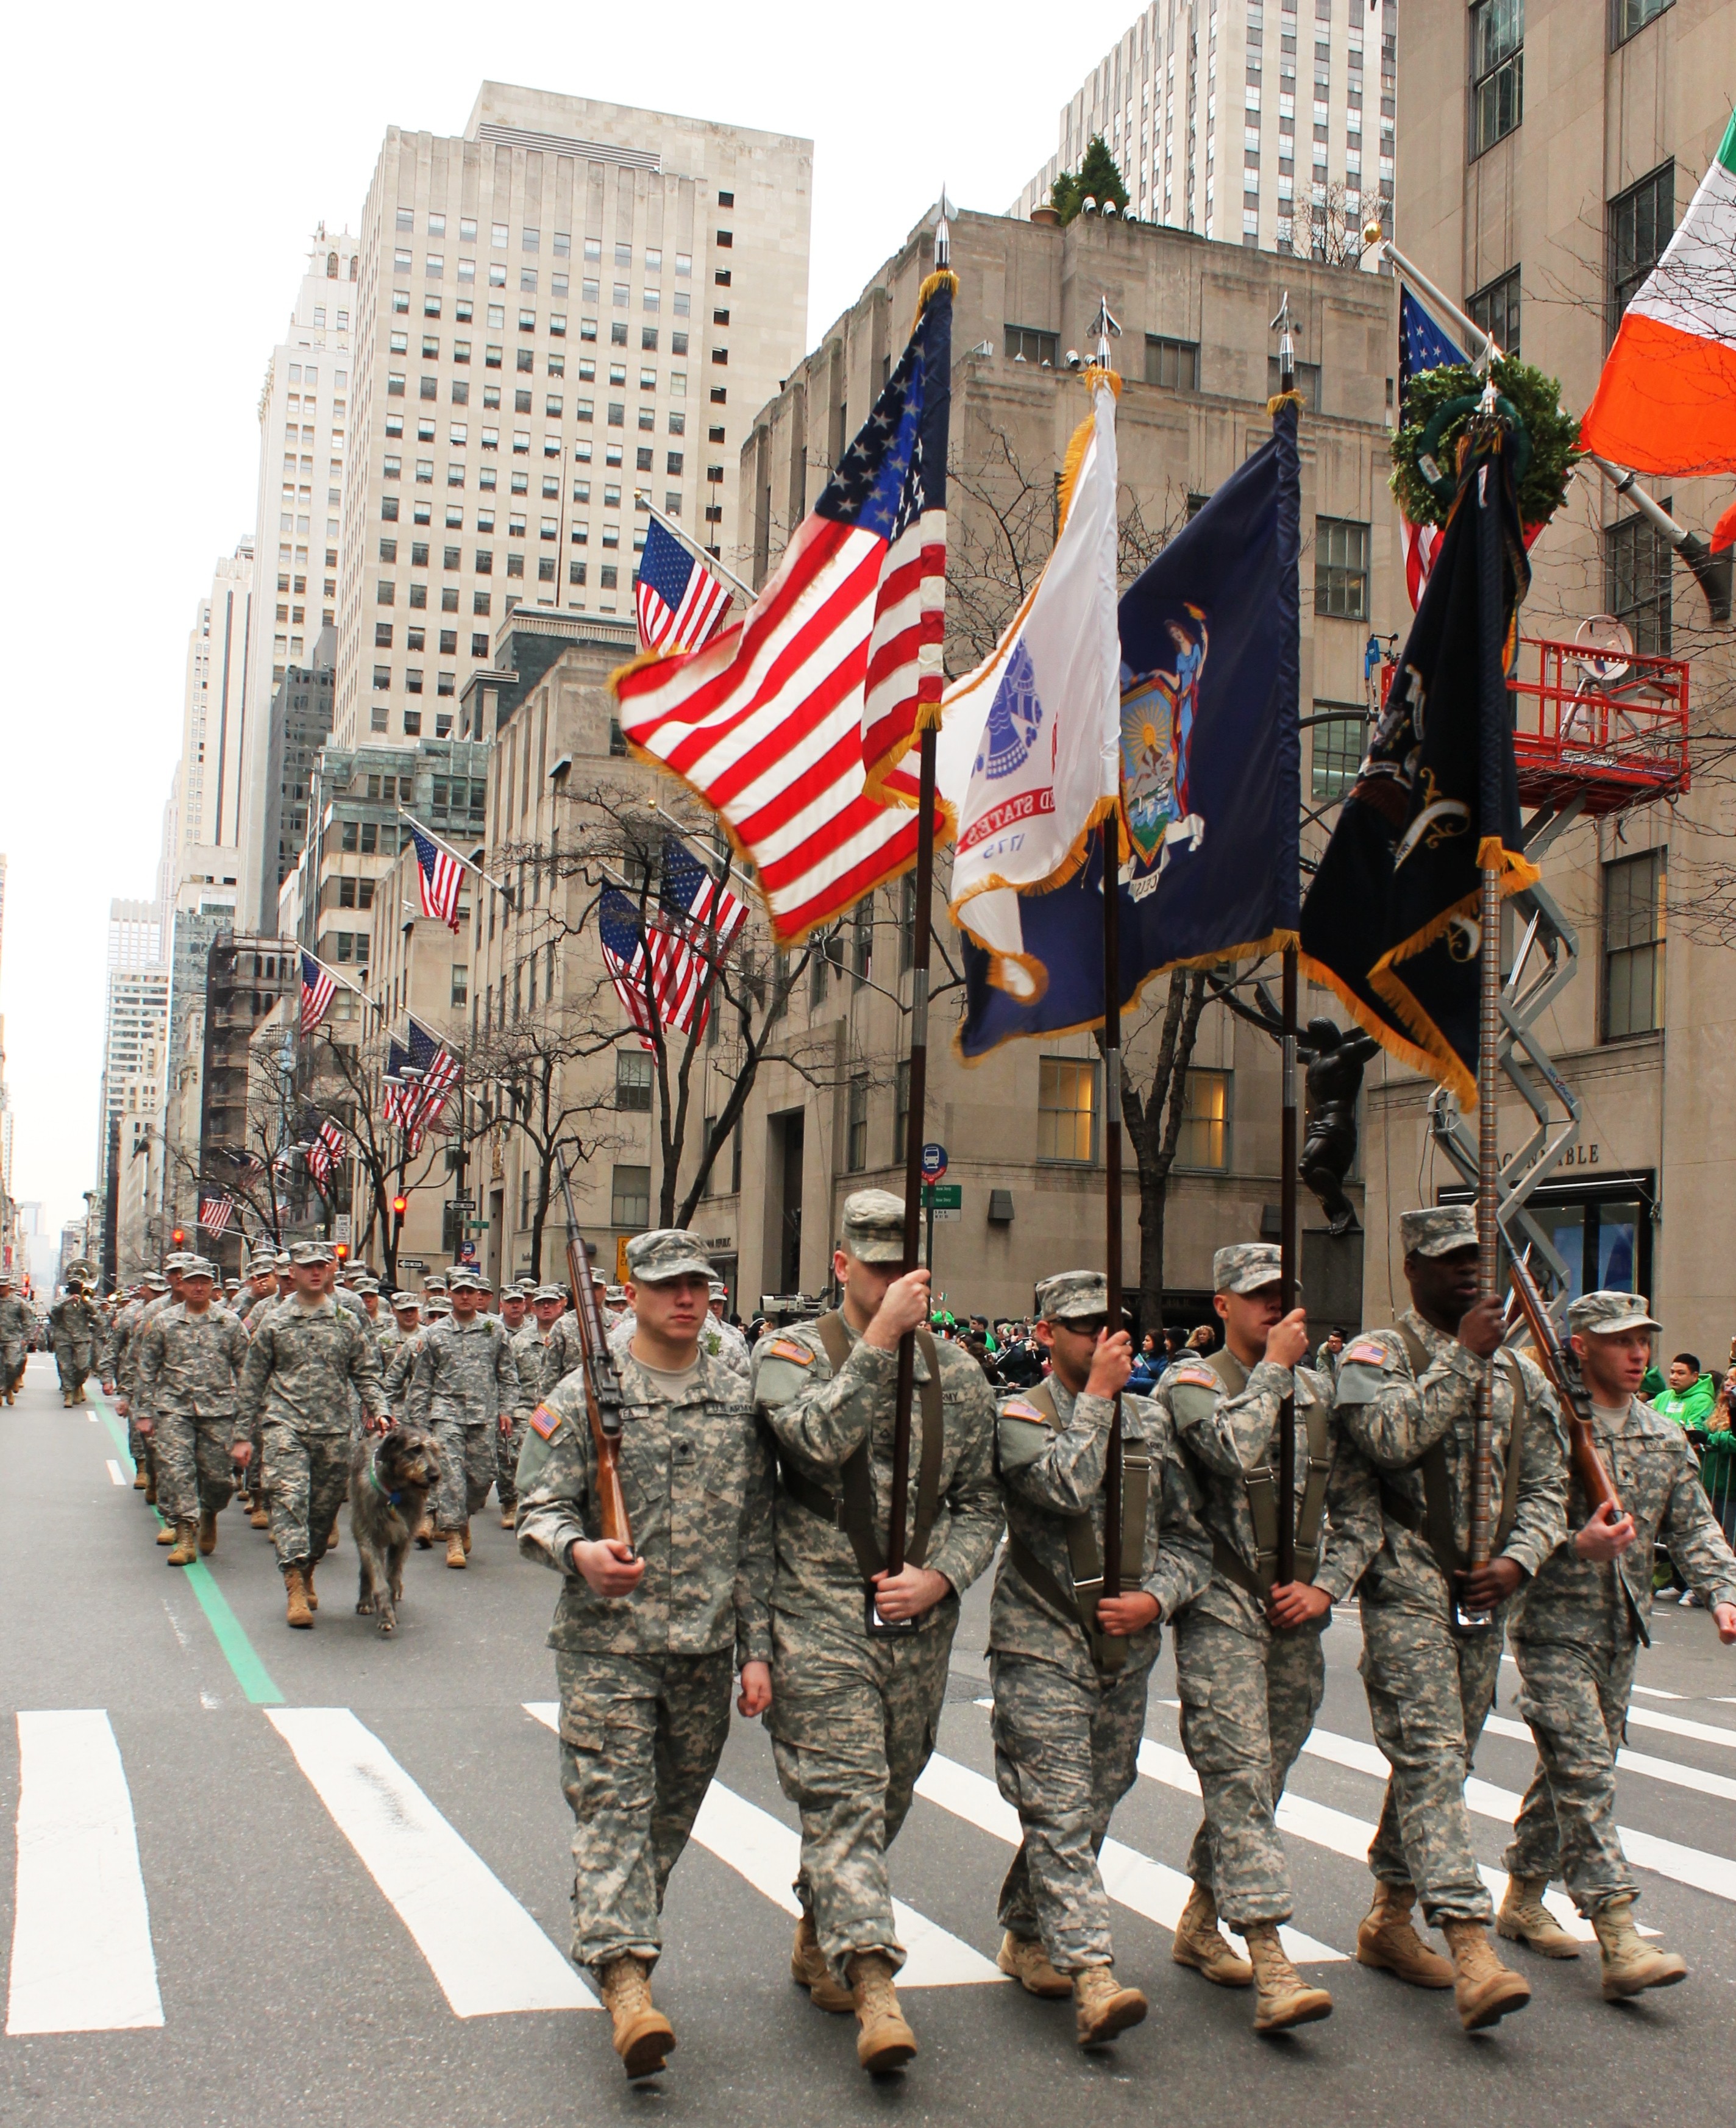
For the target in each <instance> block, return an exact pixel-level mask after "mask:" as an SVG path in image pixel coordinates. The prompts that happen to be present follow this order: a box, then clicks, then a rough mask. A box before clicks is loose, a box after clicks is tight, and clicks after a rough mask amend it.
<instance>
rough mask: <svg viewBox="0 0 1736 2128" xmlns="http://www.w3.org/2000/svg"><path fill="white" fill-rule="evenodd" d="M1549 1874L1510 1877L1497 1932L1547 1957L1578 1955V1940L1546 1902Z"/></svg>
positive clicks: (1497, 1917) (1508, 1939)
mask: <svg viewBox="0 0 1736 2128" xmlns="http://www.w3.org/2000/svg"><path fill="white" fill-rule="evenodd" d="M1548 1887H1549V1879H1548V1878H1547V1877H1509V1878H1508V1879H1507V1889H1506V1897H1505V1898H1503V1899H1502V1901H1501V1912H1499V1913H1498V1914H1496V1917H1495V1933H1496V1935H1497V1936H1501V1937H1503V1938H1504V1939H1505V1940H1506V1941H1507V1942H1508V1943H1522V1944H1525V1945H1528V1946H1529V1947H1530V1949H1531V1950H1534V1951H1538V1952H1539V1953H1540V1954H1541V1955H1543V1956H1544V1958H1577V1957H1578V1955H1579V1942H1578V1939H1577V1937H1575V1936H1569V1935H1568V1932H1567V1931H1566V1930H1565V1929H1564V1928H1563V1926H1562V1925H1561V1923H1560V1922H1559V1921H1557V1920H1556V1918H1555V1917H1554V1915H1553V1914H1552V1913H1551V1912H1549V1908H1548V1907H1546V1906H1545V1905H1544V1902H1543V1895H1544V1892H1545V1891H1546V1890H1547V1888H1548Z"/></svg>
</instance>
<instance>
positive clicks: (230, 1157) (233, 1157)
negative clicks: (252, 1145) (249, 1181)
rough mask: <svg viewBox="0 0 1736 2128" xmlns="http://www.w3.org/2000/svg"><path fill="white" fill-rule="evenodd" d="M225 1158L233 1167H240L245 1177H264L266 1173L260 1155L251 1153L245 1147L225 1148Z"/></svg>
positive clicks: (231, 1146)
mask: <svg viewBox="0 0 1736 2128" xmlns="http://www.w3.org/2000/svg"><path fill="white" fill-rule="evenodd" d="M223 1157H224V1158H225V1160H226V1161H228V1162H229V1164H230V1166H231V1167H239V1168H240V1171H241V1172H242V1173H243V1174H244V1175H263V1173H264V1172H265V1162H264V1161H263V1160H262V1159H261V1158H260V1157H259V1154H258V1153H256V1152H249V1150H248V1148H247V1147H245V1146H244V1145H230V1146H225V1147H224V1149H223Z"/></svg>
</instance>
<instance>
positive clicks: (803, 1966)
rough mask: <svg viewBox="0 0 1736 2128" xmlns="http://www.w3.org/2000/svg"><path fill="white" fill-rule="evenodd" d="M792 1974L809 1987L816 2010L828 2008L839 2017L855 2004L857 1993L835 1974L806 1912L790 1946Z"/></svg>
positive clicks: (801, 1986) (794, 1978) (795, 1979)
mask: <svg viewBox="0 0 1736 2128" xmlns="http://www.w3.org/2000/svg"><path fill="white" fill-rule="evenodd" d="M790 1978H791V1979H792V1980H793V1981H794V1983H795V1984H796V1986H797V1987H798V1988H806V1989H807V1990H808V1999H809V2002H812V2003H813V2007H814V2008H815V2009H816V2010H829V2011H830V2012H832V2016H835V2017H839V2016H842V2015H843V2014H844V2012H846V2011H847V2010H853V2009H854V2008H855V2007H856V1997H855V1996H853V1995H852V1994H851V1992H850V1990H849V1989H848V1988H840V1987H839V1985H838V1984H837V1981H835V1980H834V1979H833V1978H832V1972H831V1969H830V1967H828V1964H827V1963H826V1959H825V1956H824V1955H823V1952H822V1951H821V1950H820V1940H819V1938H818V1936H816V1935H815V1934H814V1932H813V1916H812V1915H811V1914H805V1913H804V1915H803V1916H802V1918H801V1919H800V1920H799V1921H798V1922H797V1923H796V1925H795V1941H794V1943H793V1944H792V1945H790Z"/></svg>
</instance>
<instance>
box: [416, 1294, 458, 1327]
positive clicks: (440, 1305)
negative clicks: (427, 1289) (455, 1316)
mask: <svg viewBox="0 0 1736 2128" xmlns="http://www.w3.org/2000/svg"><path fill="white" fill-rule="evenodd" d="M422 1313H424V1314H425V1316H426V1317H427V1318H428V1319H429V1322H430V1323H432V1322H433V1321H434V1318H435V1316H437V1315H450V1314H451V1313H452V1303H451V1302H450V1301H449V1300H448V1299H447V1298H446V1296H445V1294H441V1293H437V1294H435V1295H434V1298H433V1299H431V1300H429V1302H428V1303H427V1304H425V1306H424V1308H423V1310H422Z"/></svg>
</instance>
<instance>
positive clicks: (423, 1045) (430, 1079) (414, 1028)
mask: <svg viewBox="0 0 1736 2128" xmlns="http://www.w3.org/2000/svg"><path fill="white" fill-rule="evenodd" d="M410 1068H411V1070H412V1071H420V1073H421V1075H422V1076H421V1077H420V1079H411V1080H410V1081H407V1082H406V1083H407V1085H408V1088H409V1095H410V1128H412V1129H413V1130H414V1131H415V1133H416V1135H417V1137H418V1138H420V1136H421V1134H422V1133H423V1132H424V1131H427V1130H433V1129H436V1128H439V1123H440V1121H441V1119H442V1118H443V1116H444V1114H445V1113H446V1104H447V1101H448V1099H449V1098H450V1096H451V1094H452V1090H453V1088H454V1087H455V1086H456V1085H458V1081H459V1080H460V1079H461V1078H462V1076H463V1067H462V1065H461V1064H460V1063H459V1062H458V1058H457V1057H454V1056H453V1053H452V1052H451V1051H450V1050H449V1049H448V1047H447V1046H446V1044H445V1043H443V1041H442V1040H441V1039H440V1038H439V1036H438V1035H437V1034H430V1033H429V1032H428V1029H427V1028H425V1027H424V1026H423V1025H422V1024H421V1022H420V1020H415V1019H413V1020H411V1021H410Z"/></svg>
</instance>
